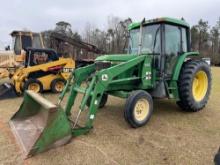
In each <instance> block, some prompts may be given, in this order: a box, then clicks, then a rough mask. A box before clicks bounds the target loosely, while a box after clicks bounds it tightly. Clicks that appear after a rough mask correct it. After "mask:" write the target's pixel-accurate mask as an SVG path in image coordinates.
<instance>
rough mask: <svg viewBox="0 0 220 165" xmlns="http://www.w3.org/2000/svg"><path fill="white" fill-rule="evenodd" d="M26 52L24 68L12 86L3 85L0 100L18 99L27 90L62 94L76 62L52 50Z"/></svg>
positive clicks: (18, 70)
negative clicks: (17, 96)
mask: <svg viewBox="0 0 220 165" xmlns="http://www.w3.org/2000/svg"><path fill="white" fill-rule="evenodd" d="M25 51H26V56H25V61H24V67H22V68H19V69H17V71H16V72H15V74H14V75H13V77H12V82H13V83H12V84H3V85H1V88H3V90H1V94H0V98H11V97H12V96H14V97H16V95H21V94H23V92H24V91H25V90H32V91H34V92H36V93H41V92H43V91H48V90H51V91H52V92H54V93H59V92H61V91H62V90H63V88H64V86H65V83H66V80H67V79H68V78H69V76H70V75H71V72H72V71H73V68H75V63H74V61H73V60H72V59H71V58H62V57H59V56H58V55H57V53H56V52H55V51H54V50H52V49H35V48H27V49H25Z"/></svg>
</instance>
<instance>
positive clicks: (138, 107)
mask: <svg viewBox="0 0 220 165" xmlns="http://www.w3.org/2000/svg"><path fill="white" fill-rule="evenodd" d="M149 112H150V110H149V103H148V101H147V100H146V99H140V100H138V101H137V102H136V104H135V107H134V117H135V119H136V120H137V121H143V120H144V119H145V118H146V117H147V115H148V114H149Z"/></svg>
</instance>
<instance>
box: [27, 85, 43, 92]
mask: <svg viewBox="0 0 220 165" xmlns="http://www.w3.org/2000/svg"><path fill="white" fill-rule="evenodd" d="M28 90H32V91H34V92H36V93H38V92H39V91H40V85H39V84H38V83H31V84H29V86H28Z"/></svg>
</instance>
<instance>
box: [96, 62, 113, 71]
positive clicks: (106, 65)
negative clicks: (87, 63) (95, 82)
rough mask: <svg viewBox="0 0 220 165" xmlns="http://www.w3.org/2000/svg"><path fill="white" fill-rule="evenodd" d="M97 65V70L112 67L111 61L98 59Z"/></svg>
mask: <svg viewBox="0 0 220 165" xmlns="http://www.w3.org/2000/svg"><path fill="white" fill-rule="evenodd" d="M95 67H96V71H100V70H102V69H106V68H109V67H111V62H104V61H96V62H95Z"/></svg>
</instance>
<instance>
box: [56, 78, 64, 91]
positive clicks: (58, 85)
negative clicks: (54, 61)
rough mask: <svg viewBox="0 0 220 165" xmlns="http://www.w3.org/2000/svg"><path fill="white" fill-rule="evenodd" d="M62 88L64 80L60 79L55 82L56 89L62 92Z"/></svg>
mask: <svg viewBox="0 0 220 165" xmlns="http://www.w3.org/2000/svg"><path fill="white" fill-rule="evenodd" d="M63 88H64V82H62V81H58V82H56V84H55V89H56V91H58V92H62V90H63Z"/></svg>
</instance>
